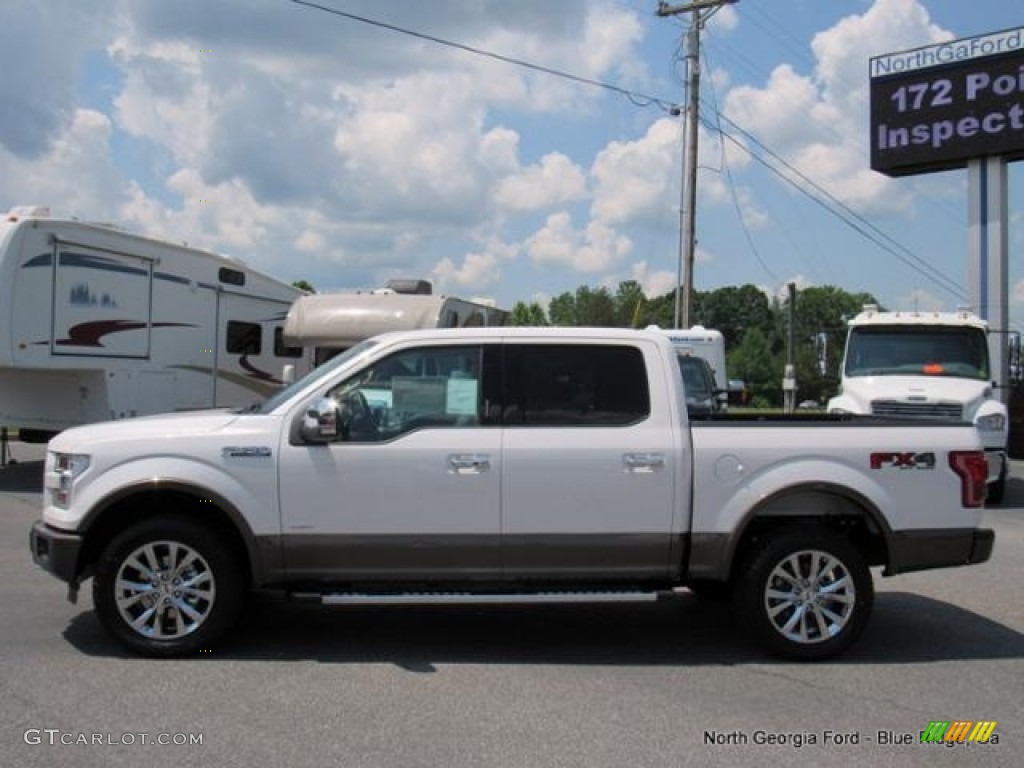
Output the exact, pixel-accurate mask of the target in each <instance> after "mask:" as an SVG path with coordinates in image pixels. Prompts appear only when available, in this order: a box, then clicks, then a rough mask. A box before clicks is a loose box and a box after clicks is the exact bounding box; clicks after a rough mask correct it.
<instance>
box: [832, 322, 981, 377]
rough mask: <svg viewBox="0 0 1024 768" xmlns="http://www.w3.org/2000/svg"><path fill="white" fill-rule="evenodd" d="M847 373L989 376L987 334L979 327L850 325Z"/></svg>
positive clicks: (862, 374)
mask: <svg viewBox="0 0 1024 768" xmlns="http://www.w3.org/2000/svg"><path fill="white" fill-rule="evenodd" d="M845 372H846V375H847V376H922V375H923V376H952V377H956V378H961V379H980V380H987V379H988V378H989V375H990V374H989V367H988V340H987V339H986V337H985V332H984V331H983V330H981V329H980V328H970V327H963V326H929V327H924V326H921V327H914V326H871V327H863V328H854V329H852V330H851V331H850V341H849V344H848V345H847V348H846V369H845Z"/></svg>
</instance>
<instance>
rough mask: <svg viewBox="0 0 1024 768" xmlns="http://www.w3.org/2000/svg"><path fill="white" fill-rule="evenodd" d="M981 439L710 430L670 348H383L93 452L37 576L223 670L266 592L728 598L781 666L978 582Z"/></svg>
mask: <svg viewBox="0 0 1024 768" xmlns="http://www.w3.org/2000/svg"><path fill="white" fill-rule="evenodd" d="M985 476H986V461H985V456H984V453H983V451H982V446H981V444H980V441H979V437H978V434H977V431H976V430H975V429H974V428H973V427H972V426H970V425H951V424H942V423H935V424H916V425H914V426H913V427H912V428H910V427H906V426H900V425H899V424H895V423H888V424H879V423H875V422H873V420H871V419H870V418H868V419H865V420H844V419H842V418H835V417H828V416H824V415H822V416H819V417H817V420H812V419H803V420H790V421H785V420H777V421H772V420H748V421H742V420H740V421H736V420H731V419H726V420H722V421H714V420H712V421H706V422H700V423H696V422H695V423H694V424H693V425H692V428H691V425H690V424H689V423H688V421H687V413H686V407H685V396H684V392H683V382H682V378H681V376H680V372H679V367H678V363H677V360H676V352H675V350H674V349H673V347H672V344H671V342H670V341H669V340H668V338H667V337H666V336H665V334H663V333H658V332H653V331H615V330H609V329H605V328H602V329H578V328H572V329H569V328H566V329H536V328H533V329H531V328H514V329H513V328H473V329H459V330H454V331H452V330H430V331H413V332H406V333H396V334H388V335H385V336H379V337H376V338H374V339H370V340H369V341H366V342H363V343H361V344H359V345H358V346H356V347H353V348H352V349H350V350H348V351H347V352H345V353H344V354H343V355H341V356H340V357H337V358H335V359H333V360H331V361H330V362H329V363H327V364H326V365H324V366H322V367H320V368H318V369H316V370H315V371H313V372H312V373H311V374H309V375H308V376H306V377H305V378H303V379H301V380H299V381H297V382H296V383H294V384H293V385H291V386H289V387H288V388H287V389H284V390H282V391H281V392H280V393H279V394H277V395H276V396H274V397H272V398H271V399H269V400H267V401H266V402H263V403H261V404H259V405H257V406H254V407H253V408H251V409H249V410H248V411H242V412H230V411H223V410H222V411H208V412H202V413H191V414H176V415H168V416H154V417H146V418H140V419H135V420H130V421H121V422H116V423H113V422H112V423H106V424H96V425H91V426H84V427H78V428H75V429H70V430H68V431H66V432H64V433H62V434H61V435H59V436H57V437H56V438H55V439H54V440H53V441H52V442H51V443H50V445H49V451H48V454H47V460H46V474H45V496H44V509H43V519H42V520H41V521H39V522H38V523H37V524H36V525H35V526H34V527H33V529H32V532H31V536H30V539H31V541H30V545H31V550H32V556H33V558H34V560H35V562H36V563H37V564H39V565H40V566H42V567H43V568H45V569H46V570H48V571H50V572H52V573H53V574H55V575H56V576H57V577H59V578H60V579H62V580H64V581H66V582H68V583H69V585H70V589H69V597H70V598H71V599H74V598H75V595H76V594H77V590H78V586H79V583H80V582H81V581H83V580H84V579H87V578H90V577H92V579H93V589H92V595H93V603H94V606H95V610H96V611H97V613H98V615H99V618H100V619H101V620H102V622H103V624H104V625H105V626H106V627H107V629H108V630H109V631H110V632H111V633H112V634H113V635H114V636H115V637H116V638H118V639H119V640H120V641H121V642H122V643H124V644H126V645H127V646H129V647H130V648H132V649H134V650H136V651H138V652H141V653H144V654H150V655H160V656H170V655H177V654H187V653H194V652H197V651H198V650H199V649H201V648H209V647H210V645H211V643H213V642H215V641H216V640H217V638H218V637H220V636H221V635H222V634H223V633H225V632H226V631H227V630H228V629H229V628H230V626H231V625H232V623H233V622H234V621H235V619H236V618H237V616H238V614H239V612H240V610H241V607H242V604H243V602H244V595H245V591H246V590H247V589H248V588H251V587H260V588H267V587H274V588H280V589H283V590H286V591H287V592H290V593H296V594H305V595H314V596H316V597H318V598H319V599H321V600H323V602H325V603H346V602H367V601H372V602H406V601H417V600H430V601H438V600H452V601H470V600H472V601H488V600H500V601H525V602H531V601H541V600H570V599H571V600H581V601H589V600H601V599H639V598H641V597H645V596H659V595H661V594H663V593H666V592H672V591H674V590H677V589H679V588H681V587H690V588H692V589H693V590H695V591H697V592H701V591H706V592H717V591H724V590H725V589H726V588H728V589H729V591H730V592H731V594H732V596H733V598H734V601H735V603H736V606H737V609H738V614H739V616H740V617H741V619H742V621H743V623H744V624H745V626H746V627H747V629H748V630H749V632H750V633H751V634H752V635H753V636H754V637H755V638H756V639H758V640H760V641H761V642H762V643H763V644H764V645H765V646H766V647H767V649H768V650H770V651H772V652H774V653H777V654H781V655H784V656H788V657H791V658H797V659H819V658H825V657H828V656H831V655H834V654H836V653H839V652H840V651H842V650H843V649H845V648H846V647H848V646H849V644H850V643H851V642H853V641H854V639H856V637H857V636H858V635H859V634H860V632H861V631H862V630H863V629H864V626H865V624H866V622H867V620H868V616H869V614H870V611H871V606H872V601H873V586H872V578H871V572H870V570H869V567H870V566H884V568H885V573H886V574H894V573H901V572H904V571H912V570H920V569H925V568H936V567H943V566H955V565H964V564H968V563H979V562H983V561H985V560H987V559H988V557H989V556H990V553H991V551H992V546H993V539H994V536H993V533H992V531H991V530H987V529H984V528H981V527H980V524H981V518H982V512H983V509H982V507H983V503H984V498H985Z"/></svg>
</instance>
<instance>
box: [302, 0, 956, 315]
mask: <svg viewBox="0 0 1024 768" xmlns="http://www.w3.org/2000/svg"><path fill="white" fill-rule="evenodd" d="M290 1H291V2H292V3H293V4H295V5H301V6H305V7H307V8H311V9H314V10H318V11H322V12H324V13H329V14H331V15H334V16H339V17H342V18H346V19H349V20H351V21H356V22H359V23H362V24H368V25H370V26H374V27H378V28H380V29H386V30H388V31H391V32H397V33H399V34H403V35H408V36H410V37H414V38H417V39H420V40H426V41H428V42H432V43H436V44H438V45H443V46H446V47H449V48H453V49H456V50H461V51H465V52H466V53H471V54H474V55H477V56H483V57H485V58H489V59H492V60H495V61H501V62H504V63H506V64H511V65H513V66H518V67H523V68H525V69H529V70H532V71H535V72H542V73H544V74H548V75H552V76H554V77H560V78H563V79H565V80H570V81H572V82H576V83H580V84H582V85H589V86H591V87H594V88H601V89H603V90H606V91H610V92H612V93H616V94H618V95H620V96H625V97H626V98H627V99H629V101H630V102H631V103H632V104H634V105H636V106H639V107H649V106H657V107H658V108H659V109H662V110H663V111H665V112H666V113H668V114H671V115H678V114H679V112H680V110H681V107H680V105H679V104H677V103H675V102H672V101H669V100H667V99H662V98H660V97H658V96H652V95H650V94H646V93H642V92H640V91H635V90H631V89H628V88H622V87H620V86H617V85H612V84H610V83H605V82H602V81H600V80H595V79H593V78H588V77H582V76H580V75H574V74H572V73H571V72H566V71H564V70H560V69H555V68H554V67H548V66H544V65H541V64H534V63H533V62H529V61H525V60H523V59H517V58H514V57H511V56H505V55H502V54H499V53H494V52H492V51H487V50H484V49H482V48H476V47H474V46H470V45H466V44H464V43H458V42H454V41H452V40H447V39H445V38H441V37H436V36H434V35H429V34H426V33H423V32H417V31H415V30H411V29H407V28H404V27H399V26H397V25H395V24H389V23H387V22H383V21H379V20H377V19H370V18H367V17H365V16H360V15H358V14H354V13H349V12H347V11H341V10H338V9H337V8H331V7H329V6H325V5H322V4H319V3H315V2H310V1H309V0H290ZM676 55H677V56H678V51H677V53H676ZM712 112H713V114H714V115H715V118H716V120H717V121H718V123H717V124H715V125H713V124H711V123H710V122H709V121H708V120H707V119H706V118H703V117H702V118H701V122H702V123H703V124H704V125H705V126H706V127H707V128H709V129H710V130H714V131H716V132H717V133H719V134H720V135H721V136H722V137H723V138H725V139H728V140H729V141H731V142H733V143H734V144H736V145H737V146H738V147H739V148H740V149H742V150H743V151H744V152H746V153H747V154H748V155H749V156H750V157H751V158H753V159H754V160H756V161H757V162H759V163H761V164H762V165H763V166H764V167H766V168H767V169H768V170H770V171H771V172H772V173H774V174H775V175H776V176H778V177H779V178H780V179H782V180H783V181H785V182H786V183H787V184H789V185H790V186H792V187H794V188H795V189H797V190H798V191H799V192H801V193H802V194H804V195H806V196H807V197H809V198H810V199H811V200H813V201H814V202H815V203H817V204H818V205H820V206H821V207H823V208H824V209H825V210H826V211H828V212H829V213H831V214H832V215H833V216H835V217H836V218H838V219H839V220H840V221H842V222H843V223H845V224H846V225H847V226H849V227H850V228H852V229H853V230H854V231H856V232H858V233H859V234H860V235H861V236H863V237H865V238H866V239H868V240H870V241H871V242H872V243H874V244H875V245H877V246H878V247H880V248H882V249H883V250H884V251H886V252H887V253H889V254H891V255H893V256H895V257H896V258H898V259H899V260H900V261H902V262H903V263H904V264H906V265H907V266H909V267H910V268H911V269H913V270H914V271H916V272H917V273H918V274H920V275H922V276H923V277H925V278H927V279H928V280H930V281H932V282H934V283H936V284H937V285H939V286H940V287H941V288H942V289H943V290H945V291H947V292H949V293H950V294H952V295H954V296H956V297H958V298H961V299H965V298H966V296H965V295H964V294H963V292H962V291H961V290H960V288H959V285H958V284H957V283H956V281H955V280H953V279H952V278H950V277H948V276H947V275H945V274H944V273H943V272H941V271H940V270H938V269H937V268H935V267H934V266H932V265H931V264H930V263H928V262H927V261H925V260H924V259H922V258H921V257H920V256H918V255H917V254H915V253H914V252H913V251H911V250H910V249H909V248H907V247H906V246H904V245H902V244H901V243H899V242H898V241H896V240H895V239H894V238H892V237H891V236H890V235H888V234H886V233H885V232H884V231H882V230H881V229H879V228H878V227H877V226H875V225H874V224H872V223H871V222H870V221H868V220H867V219H865V218H864V217H863V216H861V215H860V214H858V213H856V212H855V211H854V210H853V209H851V208H850V207H849V206H847V205H846V204H845V203H843V202H842V201H841V200H839V199H838V198H836V197H835V196H834V195H832V194H831V193H830V192H828V191H827V190H825V189H824V188H823V187H821V186H820V185H819V184H817V183H816V182H815V181H813V180H812V179H810V178H809V177H807V176H806V175H805V174H803V173H802V172H800V171H799V170H797V169H796V168H795V167H794V166H793V165H791V164H790V163H789V162H787V161H786V160H784V159H783V158H782V157H780V156H779V155H778V154H776V153H775V152H774V151H773V150H771V149H770V148H768V147H767V146H765V145H764V144H763V143H761V142H760V141H759V140H758V139H757V138H755V137H754V136H753V135H752V134H750V133H749V132H748V131H746V130H744V129H743V128H742V127H740V126H739V125H738V124H736V123H735V122H733V121H732V120H730V119H729V118H727V117H726V116H725V115H724V114H723V113H722V112H721V111H719V110H718V109H717V105H716V107H715V108H714V109H713V110H712ZM721 121H725V122H726V123H728V124H729V125H730V126H731V127H732V129H733V130H735V131H736V132H737V133H739V134H740V135H742V136H743V137H744V138H745V139H746V140H747V141H749V142H751V143H752V144H754V145H756V146H757V147H758V148H759V149H760V150H761V151H762V152H764V153H766V154H767V155H768V156H770V157H771V158H773V160H774V161H775V162H777V163H778V164H779V165H781V166H782V167H783V168H785V169H786V171H788V174H787V173H784V172H783V171H782V170H780V169H779V168H778V167H776V166H774V165H772V163H770V162H768V161H767V160H765V158H764V157H762V156H760V155H758V154H757V153H756V152H754V151H753V150H751V148H750V147H749V146H747V145H746V144H744V143H743V142H742V141H739V140H738V139H737V138H736V137H735V136H732V135H731V134H729V133H728V132H727V131H725V130H724V129H723V128H722V126H721ZM791 175H792V176H796V177H798V178H800V179H801V180H802V181H803V182H804V183H805V184H807V185H809V186H810V187H812V188H813V189H814V190H815V191H816V192H817V193H818V195H820V197H819V196H816V195H814V194H812V193H811V192H810V191H809V190H808V189H805V188H804V187H802V186H800V185H799V184H797V183H796V182H795V181H794V179H793V178H792V177H791ZM730 176H731V174H730ZM730 183H731V182H730ZM755 253H756V251H755ZM759 261H760V259H759ZM912 262H914V263H912ZM762 266H765V264H764V263H763V262H762ZM766 269H767V267H766ZM769 271H770V270H769Z"/></svg>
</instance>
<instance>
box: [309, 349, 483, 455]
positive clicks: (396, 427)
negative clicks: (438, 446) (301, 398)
mask: <svg viewBox="0 0 1024 768" xmlns="http://www.w3.org/2000/svg"><path fill="white" fill-rule="evenodd" d="M480 358H481V348H480V347H478V346H457V347H419V348H416V349H407V350H403V351H401V352H396V353H395V354H393V355H389V356H388V357H385V358H383V359H382V360H379V361H377V362H376V363H374V364H373V365H371V366H370V367H369V368H365V369H363V370H362V371H360V372H359V373H358V374H356V375H355V376H354V377H352V378H351V379H348V380H346V381H344V382H342V383H341V384H339V385H338V386H337V387H335V388H334V389H333V390H331V392H330V393H328V395H329V396H330V397H333V398H334V399H335V400H337V401H338V403H339V404H340V406H341V428H340V429H339V434H340V438H341V439H342V440H345V441H349V442H380V441H384V440H391V439H393V438H396V437H399V436H400V435H403V434H406V433H407V432H412V431H413V430H417V429H425V428H437V427H440V428H452V427H474V426H477V425H479V424H480V423H481V422H482V418H481V410H482V397H481V376H480V370H481V363H480Z"/></svg>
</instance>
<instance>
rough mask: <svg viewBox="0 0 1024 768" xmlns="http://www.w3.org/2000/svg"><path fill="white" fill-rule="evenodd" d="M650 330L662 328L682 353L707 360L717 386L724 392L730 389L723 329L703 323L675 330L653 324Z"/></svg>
mask: <svg viewBox="0 0 1024 768" xmlns="http://www.w3.org/2000/svg"><path fill="white" fill-rule="evenodd" d="M649 330H660V331H661V332H662V333H664V334H665V335H666V336H668V339H669V341H671V342H672V346H674V347H675V348H676V351H677V352H679V353H680V354H684V355H693V356H694V357H702V358H704V359H705V360H707V361H708V365H710V366H711V370H712V371H714V372H715V387H716V388H717V389H719V390H721V391H722V392H727V391H728V390H729V376H728V375H727V373H726V370H725V337H724V336H722V332H721V331H716V330H713V329H711V328H705V327H704V326H702V325H695V326H693V327H692V328H688V329H674V330H673V329H667V328H658V326H656V325H652V326H649Z"/></svg>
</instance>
